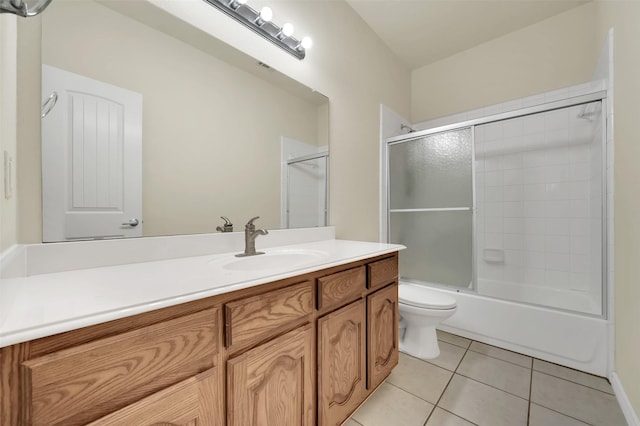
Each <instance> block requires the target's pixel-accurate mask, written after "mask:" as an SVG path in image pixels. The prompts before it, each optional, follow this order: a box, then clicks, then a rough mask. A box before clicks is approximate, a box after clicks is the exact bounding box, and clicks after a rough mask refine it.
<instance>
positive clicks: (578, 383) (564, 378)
mask: <svg viewBox="0 0 640 426" xmlns="http://www.w3.org/2000/svg"><path fill="white" fill-rule="evenodd" d="M536 359H538V358H536ZM554 365H559V364H554ZM561 367H564V366H561ZM567 368H568V367H567ZM571 370H573V369H571ZM533 371H535V372H536V373H541V374H546V375H547V376H551V377H555V378H556V379H562V380H564V381H567V382H571V383H575V384H576V385H580V386H584V387H586V388H589V389H593V390H597V391H600V392H602V393H606V394H607V395H611V396H615V395H616V394H615V393H614V392H608V391H603V390H602V389H598V388H594V387H593V386H589V385H585V384H584V383H580V382H576V381H574V380H570V379H567V378H566V377H560V376H557V375H555V374H551V373H547V372H546V371H540V370H536V369H535V368H534V369H533ZM573 371H577V372H579V373H584V371H580V370H573ZM585 374H589V373H585ZM594 377H600V376H594ZM605 380H606V379H605ZM609 385H611V384H609Z"/></svg>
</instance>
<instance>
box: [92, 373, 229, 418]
mask: <svg viewBox="0 0 640 426" xmlns="http://www.w3.org/2000/svg"><path fill="white" fill-rule="evenodd" d="M218 374H219V373H218V371H217V369H211V370H208V371H205V372H204V373H201V374H199V375H197V376H195V377H191V378H189V379H187V380H184V381H182V382H180V383H178V384H175V385H173V386H171V387H169V388H167V389H164V390H162V391H160V392H157V393H155V394H153V395H151V396H148V397H146V398H144V399H142V400H140V401H138V402H136V403H134V404H131V405H129V406H127V407H125V408H123V409H121V410H118V411H116V412H115V413H112V414H109V415H108V416H105V417H103V418H101V419H98V420H96V421H95V422H92V423H89V425H88V426H131V425H136V426H157V425H164V426H169V425H171V426H214V425H223V424H224V421H223V419H224V418H223V416H222V412H221V411H222V401H223V399H224V395H222V392H220V390H221V389H220V388H219V386H218V385H219V383H221V380H222V378H221V377H218Z"/></svg>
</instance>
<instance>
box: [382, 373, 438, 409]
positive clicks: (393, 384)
mask: <svg viewBox="0 0 640 426" xmlns="http://www.w3.org/2000/svg"><path fill="white" fill-rule="evenodd" d="M449 380H451V379H449ZM385 382H386V383H387V384H388V385H391V386H393V387H394V388H398V389H400V390H401V391H403V392H405V393H408V394H409V395H411V396H415V397H416V398H418V399H419V400H420V401H424V402H426V403H427V404H431V405H433V406H434V407H435V406H436V404H434V403H433V402H431V401H427V400H426V399H424V398H423V397H421V396H419V395H416V394H415V393H413V392H411V391H408V390H406V389H405V388H403V387H401V386H399V385H396V384H395V383H392V382H390V381H389V380H388V379H387V380H385ZM445 389H446V387H445ZM442 392H443V393H444V390H443V391H442Z"/></svg>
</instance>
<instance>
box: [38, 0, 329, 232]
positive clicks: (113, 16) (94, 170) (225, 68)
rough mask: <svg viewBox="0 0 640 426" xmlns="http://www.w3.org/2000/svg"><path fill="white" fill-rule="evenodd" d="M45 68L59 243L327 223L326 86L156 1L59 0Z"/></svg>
mask: <svg viewBox="0 0 640 426" xmlns="http://www.w3.org/2000/svg"><path fill="white" fill-rule="evenodd" d="M212 13H218V12H217V11H215V10H214V9H212ZM238 31H243V29H242V28H241V27H240V26H239V27H238ZM42 64H43V93H42V94H43V115H45V117H43V119H42V152H43V163H42V166H43V205H44V211H43V228H44V229H43V235H44V237H43V240H44V241H45V242H46V241H64V240H66V241H69V240H81V239H93V238H118V237H127V236H159V235H176V234H193V233H209V232H216V228H217V227H218V226H221V225H222V223H223V221H222V219H220V216H226V217H228V218H229V219H230V220H231V221H232V222H233V223H234V225H235V231H242V229H243V225H244V223H245V222H246V221H247V220H248V219H250V218H251V217H253V216H260V220H259V221H257V222H256V224H257V225H259V226H260V227H264V228H267V229H275V228H283V227H309V226H323V225H326V224H327V223H326V222H327V213H326V212H327V199H328V196H327V188H328V186H327V179H328V176H327V171H328V167H327V163H328V152H329V151H328V117H329V114H328V108H329V103H328V99H327V98H326V97H324V96H323V95H321V94H319V93H316V92H314V91H312V90H311V89H310V88H307V87H304V86H302V85H301V84H300V83H297V82H295V81H293V80H291V79H289V78H288V77H286V76H284V75H282V74H280V73H279V72H277V71H275V70H273V69H270V68H269V67H268V65H265V64H259V63H258V62H257V61H255V60H253V59H251V58H248V57H246V56H245V55H243V54H241V53H240V52H237V51H233V50H232V49H231V48H230V47H229V46H226V45H223V44H222V43H221V42H220V41H219V40H215V39H213V38H211V37H210V36H208V35H206V34H205V33H203V32H201V31H199V30H197V29H195V28H193V27H190V26H189V25H187V24H186V23H185V22H183V21H179V20H177V19H176V18H173V17H171V16H170V15H168V14H166V13H165V12H162V11H160V10H159V9H157V8H155V7H154V6H152V5H150V4H149V3H147V2H145V1H144V0H126V1H122V0H98V1H93V0H83V1H78V0H56V1H54V2H52V3H51V5H50V6H49V7H48V8H47V10H46V11H45V13H43V14H42ZM136 140H137V141H136ZM136 144H138V145H136ZM132 147H133V148H132ZM131 167H132V169H131ZM136 167H137V169H136ZM121 175H122V176H124V177H122V176H121ZM131 176H133V178H134V179H133V183H128V182H129V181H127V179H129V178H130V177H131ZM136 179H138V180H137V181H136ZM136 182H138V183H136ZM132 192H133V193H134V194H133V195H131V193H132ZM136 197H138V198H136ZM131 199H133V201H131ZM137 199H139V200H140V205H141V212H140V213H137V212H134V213H129V212H124V213H122V212H121V211H120V210H119V209H121V207H122V206H125V207H128V206H130V205H132V204H131V203H134V204H135V203H136V202H137V201H136V200H137ZM118 215H120V216H118ZM138 216H139V217H138ZM130 220H131V221H133V220H136V221H138V220H139V225H138V226H132V222H129V221H130ZM113 223H115V224H116V226H115V228H114V229H115V230H109V226H113Z"/></svg>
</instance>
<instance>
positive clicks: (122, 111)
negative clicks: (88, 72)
mask: <svg viewBox="0 0 640 426" xmlns="http://www.w3.org/2000/svg"><path fill="white" fill-rule="evenodd" d="M42 96H43V99H44V100H48V102H47V103H46V105H45V106H43V114H42V115H43V118H42V186H43V188H42V193H43V200H42V203H43V241H45V242H49V241H69V240H79V239H101V238H121V237H138V236H142V157H141V155H142V95H140V94H139V93H135V92H132V91H129V90H125V89H123V88H120V87H116V86H113V85H111V84H106V83H103V82H100V81H97V80H93V79H90V78H87V77H84V76H81V75H78V74H74V73H70V72H67V71H63V70H61V69H58V68H55V67H52V66H48V65H43V66H42ZM56 98H57V101H56V104H55V105H53V106H52V100H55V99H56Z"/></svg>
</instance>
